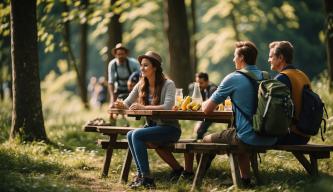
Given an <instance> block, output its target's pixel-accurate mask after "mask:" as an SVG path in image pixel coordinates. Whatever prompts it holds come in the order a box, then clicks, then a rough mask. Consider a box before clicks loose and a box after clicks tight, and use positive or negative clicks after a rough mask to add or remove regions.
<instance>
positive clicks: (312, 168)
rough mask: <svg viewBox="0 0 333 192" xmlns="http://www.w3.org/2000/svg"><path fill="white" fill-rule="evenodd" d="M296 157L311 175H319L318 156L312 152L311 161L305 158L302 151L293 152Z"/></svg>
mask: <svg viewBox="0 0 333 192" xmlns="http://www.w3.org/2000/svg"><path fill="white" fill-rule="evenodd" d="M292 153H293V155H294V156H295V157H296V159H297V160H298V161H299V162H300V163H301V164H302V165H303V167H304V168H305V170H306V171H307V172H308V173H309V175H311V176H317V175H318V163H317V158H316V157H315V156H314V155H311V154H310V162H309V161H308V160H307V159H306V158H305V156H304V154H303V153H300V152H292Z"/></svg>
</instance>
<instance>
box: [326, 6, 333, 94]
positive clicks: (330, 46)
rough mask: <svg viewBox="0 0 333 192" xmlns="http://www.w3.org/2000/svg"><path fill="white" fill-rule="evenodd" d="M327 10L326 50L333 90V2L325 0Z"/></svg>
mask: <svg viewBox="0 0 333 192" xmlns="http://www.w3.org/2000/svg"><path fill="white" fill-rule="evenodd" d="M325 10H326V46H327V48H326V50H327V67H328V77H329V90H330V92H332V90H333V1H331V0H325Z"/></svg>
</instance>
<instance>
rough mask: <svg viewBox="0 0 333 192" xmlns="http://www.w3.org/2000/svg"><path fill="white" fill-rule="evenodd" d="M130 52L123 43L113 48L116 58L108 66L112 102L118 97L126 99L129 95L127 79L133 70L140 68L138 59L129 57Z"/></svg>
mask: <svg viewBox="0 0 333 192" xmlns="http://www.w3.org/2000/svg"><path fill="white" fill-rule="evenodd" d="M128 52H129V50H128V49H127V48H126V47H124V46H123V45H122V44H121V43H118V44H117V45H116V47H115V48H113V49H112V54H113V56H114V57H115V58H114V59H112V60H111V61H110V63H109V66H108V77H109V79H108V83H109V94H110V103H113V102H114V101H116V100H117V98H120V99H125V98H126V97H127V96H128V94H129V91H128V88H127V80H128V78H129V76H130V75H131V74H132V73H133V72H135V71H139V70H140V65H139V63H138V62H137V60H136V59H134V58H130V57H128Z"/></svg>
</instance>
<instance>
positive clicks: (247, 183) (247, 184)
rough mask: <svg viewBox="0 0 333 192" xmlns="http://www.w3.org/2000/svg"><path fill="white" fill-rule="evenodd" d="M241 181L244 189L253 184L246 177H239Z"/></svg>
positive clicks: (252, 186) (251, 186)
mask: <svg viewBox="0 0 333 192" xmlns="http://www.w3.org/2000/svg"><path fill="white" fill-rule="evenodd" d="M241 182H242V186H243V187H244V188H245V189H250V188H254V184H253V183H251V179H250V178H246V179H243V178H241Z"/></svg>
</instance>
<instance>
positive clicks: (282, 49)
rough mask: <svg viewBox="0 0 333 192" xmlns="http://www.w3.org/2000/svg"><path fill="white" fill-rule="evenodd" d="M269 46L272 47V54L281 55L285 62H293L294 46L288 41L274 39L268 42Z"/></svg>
mask: <svg viewBox="0 0 333 192" xmlns="http://www.w3.org/2000/svg"><path fill="white" fill-rule="evenodd" d="M269 48H270V49H274V55H276V56H281V55H282V56H283V58H284V60H285V61H286V63H287V64H291V63H292V62H293V53H294V47H293V45H292V44H291V43H290V42H289V41H274V42H272V43H270V44H269Z"/></svg>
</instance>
